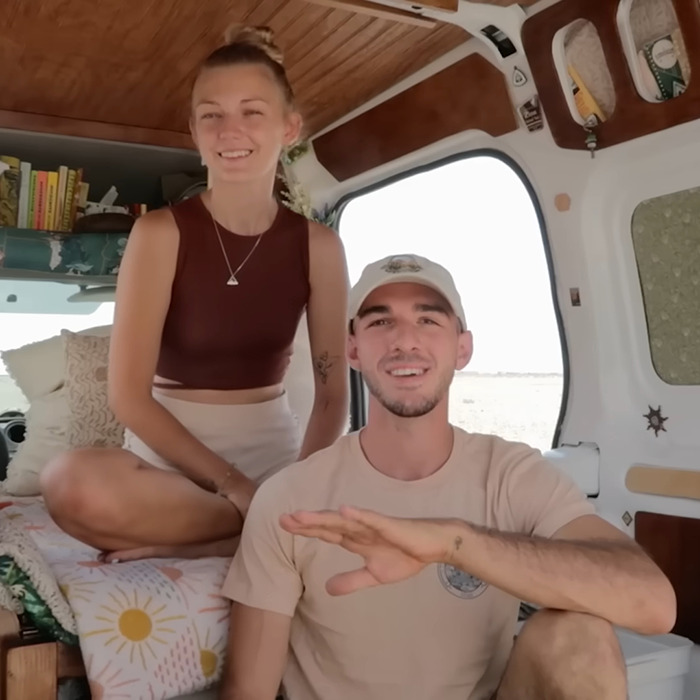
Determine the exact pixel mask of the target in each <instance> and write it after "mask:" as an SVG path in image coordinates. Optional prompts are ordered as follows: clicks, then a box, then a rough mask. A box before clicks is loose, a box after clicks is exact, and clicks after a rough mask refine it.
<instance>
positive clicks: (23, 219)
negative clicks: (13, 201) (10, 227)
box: [17, 160, 32, 228]
mask: <svg viewBox="0 0 700 700" xmlns="http://www.w3.org/2000/svg"><path fill="white" fill-rule="evenodd" d="M19 172H20V176H19V208H18V210H17V228H29V197H30V195H31V188H32V164H31V163H28V162H27V161H26V160H23V161H21V162H20V164H19Z"/></svg>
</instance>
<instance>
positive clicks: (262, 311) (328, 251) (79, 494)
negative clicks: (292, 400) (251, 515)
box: [42, 27, 348, 560]
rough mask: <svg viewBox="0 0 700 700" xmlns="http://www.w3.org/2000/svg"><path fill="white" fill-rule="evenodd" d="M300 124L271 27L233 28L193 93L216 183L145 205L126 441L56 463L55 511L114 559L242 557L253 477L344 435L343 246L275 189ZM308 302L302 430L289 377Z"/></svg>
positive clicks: (117, 366) (123, 318)
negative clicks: (310, 382)
mask: <svg viewBox="0 0 700 700" xmlns="http://www.w3.org/2000/svg"><path fill="white" fill-rule="evenodd" d="M301 125H302V120H301V117H300V115H299V113H298V112H297V111H296V110H295V107H294V96H293V92H292V88H291V86H290V84H289V81H288V80H287V76H286V73H285V70H284V67H283V64H282V57H281V54H280V52H279V50H278V49H277V47H276V46H275V45H274V43H273V40H272V34H271V32H270V30H269V29H266V28H249V27H248V28H246V27H244V28H236V29H234V30H233V31H232V32H229V36H228V37H227V43H226V44H225V45H224V46H222V47H220V48H219V49H217V50H216V51H214V52H213V53H212V54H211V55H209V57H208V58H207V59H206V60H205V61H204V63H203V65H202V67H201V69H200V71H199V73H198V76H197V79H196V81H195V84H194V87H193V91H192V112H191V120H190V128H191V132H192V136H193V139H194V142H195V143H196V145H197V148H198V149H199V152H200V153H201V155H202V158H203V161H204V163H205V164H206V166H207V167H208V169H209V176H210V189H209V190H208V191H207V192H206V193H204V194H202V195H201V196H197V197H194V198H192V199H189V200H186V201H184V202H182V203H179V204H177V205H175V206H172V207H170V208H165V209H161V210H158V211H153V212H150V213H148V214H147V215H145V216H143V217H141V218H140V219H139V220H138V221H137V222H136V224H135V225H134V227H133V229H132V232H131V234H130V236H129V242H128V245H127V248H126V251H125V253H124V258H123V262H122V265H121V267H120V271H119V279H118V285H117V303H116V312H115V319H114V326H113V330H112V337H111V344H110V367H109V388H110V402H111V405H112V407H113V409H114V412H115V414H116V416H117V417H118V419H119V420H120V421H121V422H122V423H123V424H124V425H125V426H126V435H125V443H124V449H109V450H108V449H81V450H74V451H71V452H68V453H66V454H64V455H61V456H60V457H59V458H57V459H55V460H54V461H52V462H51V463H50V464H48V465H47V466H46V468H45V470H44V472H43V474H42V492H43V495H44V497H45V501H46V505H47V507H48V509H49V511H50V513H51V514H52V516H53V517H54V519H55V520H56V522H57V523H58V524H59V525H60V526H61V527H62V528H63V529H64V530H65V531H66V532H68V533H70V534H71V535H73V536H74V537H77V538H78V539H80V540H82V541H84V542H86V543H88V544H90V545H92V546H94V547H96V548H98V549H101V550H103V551H105V552H108V554H107V558H108V559H110V560H115V559H118V560H124V559H133V558H140V557H148V556H197V555H203V554H231V553H232V552H233V551H234V550H235V546H236V541H237V540H236V536H237V535H238V533H239V532H240V530H241V526H242V522H243V519H244V518H245V515H246V511H247V509H248V505H249V503H250V500H251V498H252V496H253V494H254V492H255V489H256V487H257V485H258V484H259V483H260V482H261V481H262V480H264V479H265V478H267V477H268V476H270V475H271V474H273V473H275V472H276V471H278V470H279V469H281V468H283V467H285V466H286V465H288V464H290V463H292V462H294V461H296V460H298V459H303V458H305V457H306V456H308V455H309V454H311V453H313V452H315V451H316V450H318V449H320V448H323V447H326V446H328V445H330V444H331V443H333V442H334V441H335V440H336V438H337V437H338V436H339V435H340V434H341V432H342V431H343V428H344V426H345V423H346V419H347V415H348V393H347V366H346V361H345V317H346V309H347V287H348V282H347V271H346V265H345V258H344V253H343V249H342V246H341V243H340V240H339V238H338V236H337V235H336V234H335V233H334V232H333V231H331V230H330V229H327V228H326V227H324V226H321V225H319V224H317V223H314V222H309V221H307V220H306V219H304V218H303V217H301V216H299V215H298V214H295V213H293V212H292V211H290V210H289V209H288V208H287V207H285V206H283V205H281V204H280V203H279V202H278V201H277V199H276V197H275V194H274V186H275V178H276V173H277V166H278V162H279V157H280V154H281V152H282V150H283V149H284V148H286V147H289V146H291V145H292V144H293V143H294V142H295V141H296V140H297V138H298V137H299V134H300V130H301ZM304 311H305V312H306V315H307V323H308V332H309V339H310V344H311V350H312V355H313V364H314V371H315V375H314V377H315V399H314V404H313V410H312V413H311V417H310V420H309V423H308V427H307V428H306V432H305V435H304V436H303V439H302V436H301V435H300V434H299V430H298V426H297V423H296V420H295V418H294V416H293V415H292V413H291V411H290V408H289V406H288V403H287V397H286V395H285V393H284V389H283V378H284V375H285V371H286V368H287V366H288V363H289V359H290V356H291V347H292V342H293V339H294V336H295V333H296V331H297V327H298V324H299V322H300V318H301V316H302V314H303V312H304Z"/></svg>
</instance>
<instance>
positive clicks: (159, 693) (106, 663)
mask: <svg viewBox="0 0 700 700" xmlns="http://www.w3.org/2000/svg"><path fill="white" fill-rule="evenodd" d="M12 500H13V505H11V506H8V507H6V508H3V509H2V510H0V518H10V519H11V520H12V521H13V524H14V525H16V526H18V527H23V528H24V529H25V531H27V532H29V534H30V535H31V537H32V539H33V540H34V542H35V543H36V544H37V546H38V548H39V550H40V551H41V553H42V554H43V556H44V557H45V559H46V560H47V562H48V563H49V565H50V567H51V570H52V571H53V573H54V574H55V576H56V579H57V580H58V583H59V585H60V588H61V590H62V591H63V594H64V595H65V597H66V598H67V600H68V602H69V603H70V606H71V608H72V610H73V613H74V616H75V621H76V623H77V629H78V639H79V644H80V648H81V651H82V655H83V659H84V662H85V666H86V669H87V674H88V679H89V681H90V687H91V692H92V697H93V698H94V699H99V700H158V699H165V698H173V697H176V696H178V695H183V694H186V693H192V692H196V691H199V690H204V689H205V688H208V687H210V686H211V685H212V684H213V683H214V682H215V681H217V680H218V678H219V677H220V674H221V666H222V661H223V655H224V650H225V645H226V639H227V635H228V614H229V602H228V601H227V600H226V599H224V598H222V597H221V596H220V595H219V590H220V588H221V584H222V583H223V580H224V577H225V575H226V571H227V570H228V565H229V560H228V559H226V558H222V557H208V558H203V559H198V560H173V559H150V560H143V561H137V562H124V563H119V564H104V563H101V562H99V561H98V560H97V554H98V552H97V550H95V549H93V548H91V547H88V546H87V545H84V544H82V543H81V542H78V541H77V540H76V539H74V538H72V537H70V536H69V535H67V534H65V533H64V532H63V531H61V530H60V529H59V528H58V527H57V526H56V524H55V523H54V522H53V521H52V520H51V518H50V516H49V515H48V513H47V512H46V509H45V508H44V506H43V503H42V502H41V500H40V499H27V498H23V499H12Z"/></svg>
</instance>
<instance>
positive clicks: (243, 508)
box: [224, 476, 258, 519]
mask: <svg viewBox="0 0 700 700" xmlns="http://www.w3.org/2000/svg"><path fill="white" fill-rule="evenodd" d="M229 488H230V490H229V491H228V492H227V493H226V494H224V495H225V497H226V498H227V499H228V500H229V501H231V503H232V504H233V505H234V506H235V507H236V509H237V510H238V511H239V513H240V514H241V517H242V518H244V519H245V516H246V515H248V508H250V503H251V501H252V500H253V496H254V495H255V491H256V490H257V488H258V487H257V484H256V483H255V482H254V481H252V480H251V479H248V478H247V477H245V476H240V477H239V478H238V479H236V481H235V482H233V483H231V484H230V487H229Z"/></svg>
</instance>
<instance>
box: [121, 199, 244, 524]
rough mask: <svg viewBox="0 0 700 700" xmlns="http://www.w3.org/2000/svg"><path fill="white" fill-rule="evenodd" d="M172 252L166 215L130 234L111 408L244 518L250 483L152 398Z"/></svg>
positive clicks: (144, 220) (174, 233) (148, 218)
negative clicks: (239, 511)
mask: <svg viewBox="0 0 700 700" xmlns="http://www.w3.org/2000/svg"><path fill="white" fill-rule="evenodd" d="M178 246H179V233H178V230H177V226H176V225H175V222H174V221H173V216H172V214H171V213H170V211H168V210H166V209H162V210H158V211H154V212H151V213H149V214H146V215H145V216H143V217H141V218H140V219H139V220H138V221H137V222H136V223H135V224H134V227H133V229H132V231H131V233H130V234H129V241H128V244H127V246H126V250H125V252H124V257H123V259H122V263H121V265H120V267H119V278H118V283H117V303H116V309H115V316H114V326H113V329H112V337H111V341H110V357H109V399H110V405H111V407H112V410H113V411H114V413H115V415H116V416H117V418H118V420H119V421H120V422H121V423H122V424H123V425H125V426H127V427H128V428H129V429H130V430H132V431H133V432H134V433H135V434H136V435H138V436H139V438H141V439H142V440H143V441H144V442H145V443H146V444H147V445H149V447H150V448H151V449H152V450H154V451H155V452H156V453H158V454H159V455H161V456H162V457H163V458H165V459H167V460H169V461H171V462H173V463H174V464H176V465H177V466H178V467H179V468H180V469H181V470H182V472H183V473H184V474H186V475H187V476H188V477H190V478H191V479H192V481H194V482H195V483H197V484H199V485H201V486H202V487H203V488H206V489H208V490H210V491H216V490H217V489H219V488H221V490H222V493H225V494H226V495H227V497H228V498H229V499H230V500H231V501H232V502H233V503H234V505H236V507H237V508H239V510H241V512H242V513H243V514H245V510H247V503H248V502H249V500H250V498H251V497H252V493H253V491H254V485H253V484H252V482H250V480H249V479H248V478H247V477H245V476H244V475H243V474H241V473H240V472H238V471H237V470H236V469H234V468H232V465H230V464H228V463H227V462H226V461H225V460H224V459H222V458H221V457H219V456H218V455H217V454H216V453H214V452H212V451H211V450H210V449H209V448H208V447H206V446H205V445H204V444H202V443H201V442H200V441H199V440H197V439H196V438H195V437H194V436H193V435H192V434H191V433H190V432H189V431H188V430H187V429H186V428H185V427H184V426H183V425H182V423H180V422H179V421H178V420H177V419H176V418H175V417H174V416H173V415H172V414H171V413H170V412H169V411H168V410H167V409H165V408H163V406H161V405H160V404H159V403H158V402H157V401H156V400H155V399H154V398H153V396H152V394H151V390H152V384H153V377H154V375H155V371H156V365H157V362H158V355H159V352H160V343H161V336H162V332H163V325H164V322H165V317H166V314H167V312H168V307H169V305H170V290H171V287H172V283H173V278H174V276H175V268H176V264H177V253H178ZM229 493H230V495H229ZM239 500H240V502H241V505H239V503H237V501H239Z"/></svg>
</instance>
